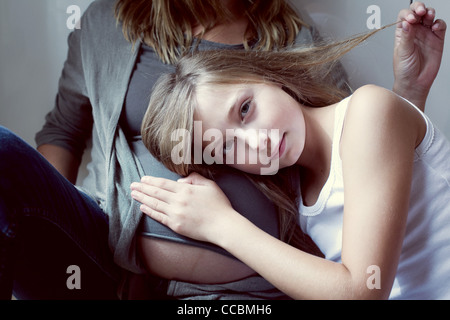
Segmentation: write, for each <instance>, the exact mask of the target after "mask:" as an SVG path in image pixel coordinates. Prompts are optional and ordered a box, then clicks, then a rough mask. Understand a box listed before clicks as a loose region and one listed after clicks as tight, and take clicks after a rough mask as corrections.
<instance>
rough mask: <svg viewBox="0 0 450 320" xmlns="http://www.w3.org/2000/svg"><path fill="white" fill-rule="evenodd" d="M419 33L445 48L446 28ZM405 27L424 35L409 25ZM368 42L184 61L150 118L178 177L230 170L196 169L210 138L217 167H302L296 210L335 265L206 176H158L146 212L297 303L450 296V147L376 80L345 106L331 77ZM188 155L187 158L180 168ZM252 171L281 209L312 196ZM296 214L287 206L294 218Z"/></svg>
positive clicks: (141, 187)
mask: <svg viewBox="0 0 450 320" xmlns="http://www.w3.org/2000/svg"><path fill="white" fill-rule="evenodd" d="M418 27H419V28H420V29H419V30H417V32H424V33H427V34H428V35H429V36H430V37H432V38H433V41H432V42H433V44H434V48H435V49H436V50H437V52H440V54H442V50H443V42H444V37H445V30H446V24H445V22H444V21H442V20H437V21H436V22H435V23H433V24H432V27H429V26H424V25H421V26H418ZM398 28H399V29H400V32H405V33H408V32H411V26H410V25H409V23H408V22H406V21H404V22H403V23H401V25H399V26H398ZM367 37H368V36H359V37H356V38H354V39H350V40H349V41H343V42H341V43H337V44H330V45H327V46H323V47H318V48H310V49H303V50H302V49H300V50H296V49H290V50H284V51H281V52H270V53H269V52H268V53H255V52H240V53H233V54H230V53H228V52H209V53H197V54H194V55H192V56H190V57H186V58H183V59H182V60H180V62H179V63H178V65H177V68H176V72H175V73H173V74H170V75H166V76H164V77H162V78H161V80H160V81H159V83H158V85H157V86H156V87H155V89H154V93H153V95H152V98H151V101H150V104H149V109H148V111H147V114H146V116H145V118H144V121H143V124H142V134H143V141H144V144H145V145H146V147H147V148H148V149H149V150H150V152H151V153H152V154H153V155H154V156H155V157H157V158H158V159H159V160H160V161H162V162H163V163H164V164H165V165H166V166H167V167H168V168H170V169H171V170H174V171H175V172H177V173H178V174H182V175H188V174H190V173H192V172H200V173H202V174H204V175H205V174H208V175H210V176H214V174H215V172H217V171H220V170H221V169H220V168H221V166H220V165H218V164H212V165H207V164H205V163H198V162H193V161H192V159H193V158H195V155H194V152H195V150H196V148H198V147H197V145H196V143H199V144H200V148H201V150H202V151H203V156H205V152H206V151H207V150H208V153H206V154H207V155H209V156H210V157H212V158H214V159H215V160H216V161H215V162H216V163H226V164H229V165H230V166H232V167H234V168H236V169H239V170H242V171H244V172H247V173H249V174H253V175H258V174H261V172H262V169H264V165H267V162H266V163H264V162H263V161H262V159H264V157H267V158H268V159H269V160H270V161H276V163H277V165H278V166H279V168H280V169H286V168H289V169H291V170H290V171H285V170H282V171H280V173H279V176H281V177H286V176H291V177H292V174H293V173H295V171H294V170H297V174H298V176H295V177H297V178H298V179H299V181H300V187H299V190H300V196H299V199H298V202H295V200H292V199H291V201H292V206H295V205H298V210H299V211H300V223H301V225H302V228H303V230H304V231H306V232H307V233H308V234H309V235H310V236H311V237H312V239H313V240H314V241H315V242H316V243H317V245H318V246H319V249H321V250H322V252H323V253H324V254H325V256H326V258H327V259H322V258H321V257H318V256H317V255H314V254H311V253H309V252H305V251H302V250H299V249H298V248H296V247H294V246H291V245H289V244H288V243H289V242H290V241H291V239H292V240H294V239H295V237H294V236H295V232H296V231H295V230H294V229H293V228H288V224H289V222H285V223H284V225H283V223H280V224H281V227H282V230H285V233H284V234H282V236H284V237H285V238H284V240H286V242H288V243H285V242H283V241H280V240H279V239H276V238H275V237H273V236H271V235H269V234H267V233H266V232H264V231H262V230H260V229H259V228H258V227H256V226H255V225H254V224H253V223H252V222H251V221H249V220H248V219H246V218H245V217H244V216H242V215H241V214H240V213H239V212H238V210H236V209H235V208H233V207H232V205H231V204H230V203H229V201H228V199H227V198H226V196H225V195H224V194H223V193H222V192H221V191H220V189H219V188H218V187H217V185H216V184H214V183H213V182H212V181H210V180H208V179H206V178H203V177H202V176H201V175H198V174H197V173H194V174H191V175H189V176H187V177H186V178H184V179H181V180H180V181H179V182H174V181H169V180H165V179H161V178H153V177H144V178H143V179H142V182H141V183H134V184H132V185H131V188H132V190H133V192H132V197H133V198H134V199H136V200H138V201H139V202H141V203H143V205H142V206H141V210H142V211H143V212H144V213H146V214H147V215H149V216H150V217H152V218H153V219H155V220H157V221H159V222H161V223H163V224H165V225H167V226H169V227H170V228H172V229H173V230H174V231H176V232H178V233H181V234H183V235H186V236H188V237H192V238H195V239H198V240H201V241H207V242H211V243H214V244H216V245H218V246H221V247H222V248H224V249H226V250H227V251H229V252H230V253H231V254H233V255H235V256H236V257H237V258H238V259H240V260H241V261H243V262H244V263H246V264H247V265H248V266H249V267H251V268H252V269H253V270H255V271H256V272H258V273H259V274H260V275H261V276H263V277H264V278H265V279H267V280H268V281H269V282H270V283H272V284H273V285H274V286H276V287H277V288H278V289H279V290H281V291H282V292H284V293H286V294H287V295H288V296H290V297H292V298H296V299H329V298H338V299H343V298H345V299H374V298H393V299H394V298H396V299H448V298H450V293H449V291H448V286H449V285H450V260H449V259H448V257H449V255H450V236H449V233H448V230H447V228H448V224H449V223H450V209H448V206H447V204H448V201H449V200H450V185H449V183H448V181H449V179H450V167H449V166H448V164H447V162H446V161H445V159H446V158H448V156H449V155H450V143H449V142H448V141H447V140H446V139H445V137H443V135H442V134H441V133H440V132H439V131H438V130H436V129H435V128H434V127H433V125H432V123H431V122H430V121H429V119H428V118H427V117H426V116H425V115H424V114H423V113H422V112H421V111H420V110H419V109H418V108H417V107H415V106H414V105H412V104H411V103H409V102H408V101H407V100H405V99H404V98H401V97H400V96H398V95H396V94H395V93H393V92H391V91H388V90H385V89H382V88H379V87H376V86H365V87H362V88H360V89H358V90H357V91H356V92H355V93H354V94H352V95H351V96H350V97H348V98H345V99H343V97H344V94H343V93H341V92H340V91H339V90H337V89H336V88H333V86H332V85H330V84H329V83H327V82H324V81H323V79H324V78H325V77H326V76H327V74H328V70H329V69H330V66H329V64H328V63H329V62H333V61H336V60H337V59H339V58H340V57H341V56H342V55H343V54H345V52H347V51H348V50H350V49H351V48H353V47H354V46H356V45H357V44H358V43H360V42H362V41H364V40H365V39H366V38H367ZM439 60H440V59H439ZM195 121H197V125H195V124H194V122H195ZM198 124H201V126H198ZM177 129H178V130H180V129H184V130H186V131H184V132H190V133H191V134H193V135H194V138H193V139H191V140H188V141H187V145H185V144H184V143H185V142H186V140H183V139H182V140H181V146H182V148H181V149H180V148H179V146H180V140H179V137H178V136H177V135H175V136H174V135H171V134H172V133H173V132H177V131H176V130H177ZM196 130H200V132H196ZM261 130H263V131H261ZM248 132H250V133H248ZM254 132H257V134H256V135H255V134H253V133H254ZM212 133H214V134H212ZM217 133H219V134H217ZM211 136H214V138H211ZM195 137H202V138H203V139H199V138H195ZM191 144H192V145H191ZM240 146H243V148H242V149H239V147H240ZM180 150H181V152H182V153H184V154H183V159H185V160H187V161H182V162H181V163H177V162H175V161H173V159H174V155H175V156H177V155H178V154H179V151H180ZM186 152H187V153H188V154H187V155H188V156H189V155H190V154H191V153H192V156H193V157H191V158H190V157H185V156H186ZM239 152H244V155H242V154H239ZM229 154H231V156H230V157H228V156H229ZM239 157H242V158H241V159H244V161H242V162H239V161H238V160H237V159H239ZM249 159H256V160H257V161H254V162H251V161H249ZM277 169H278V168H277ZM249 177H250V178H251V179H253V180H254V181H255V183H256V184H258V185H259V186H260V188H261V189H262V190H263V191H264V192H265V193H266V194H267V195H268V196H269V197H271V198H272V199H273V200H274V202H275V203H276V204H278V205H279V208H281V209H283V207H282V205H281V204H282V203H283V201H281V200H279V199H282V200H289V199H290V195H289V193H290V192H296V191H298V189H293V190H289V189H290V185H289V184H278V188H277V189H274V188H272V187H271V186H272V185H273V183H271V181H270V177H269V178H266V179H264V178H261V177H253V176H250V175H249ZM285 190H287V191H286V192H285ZM202 199H204V200H203V202H202ZM277 200H278V201H277ZM293 214H295V212H292V210H289V209H288V210H284V211H283V210H280V217H289V216H292V215H293ZM285 221H286V220H285ZM283 227H284V228H283ZM292 242H293V241H292ZM295 244H296V243H295ZM297 247H299V246H298V245H297Z"/></svg>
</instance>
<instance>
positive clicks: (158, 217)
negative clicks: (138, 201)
mask: <svg viewBox="0 0 450 320" xmlns="http://www.w3.org/2000/svg"><path fill="white" fill-rule="evenodd" d="M140 209H141V211H142V212H143V213H144V214H146V215H147V216H149V217H150V218H152V219H153V220H155V221H157V222H159V223H161V224H163V225H165V226H169V217H168V216H167V215H166V214H164V213H162V212H159V211H157V210H154V209H151V208H150V207H148V206H146V205H141V207H140Z"/></svg>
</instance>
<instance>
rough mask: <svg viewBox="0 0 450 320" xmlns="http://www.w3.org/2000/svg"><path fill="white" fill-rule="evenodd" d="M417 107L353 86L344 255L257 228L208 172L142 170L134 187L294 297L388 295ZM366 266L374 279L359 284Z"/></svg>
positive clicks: (178, 226) (173, 221)
mask: <svg viewBox="0 0 450 320" xmlns="http://www.w3.org/2000/svg"><path fill="white" fill-rule="evenodd" d="M424 126H425V124H424V121H423V119H421V116H420V114H419V113H418V112H417V111H416V110H414V109H413V108H411V106H409V105H408V104H407V102H405V101H404V100H402V99H401V98H399V97H397V96H396V95H395V94H393V93H391V92H389V91H387V90H384V89H381V88H378V87H374V86H366V87H363V88H361V89H359V90H357V91H356V92H355V94H354V95H353V98H352V99H351V100H350V102H349V107H348V111H347V116H346V124H345V129H344V132H343V136H342V140H341V157H342V161H343V172H344V185H345V209H344V210H345V212H344V225H343V228H344V229H343V249H342V263H335V262H331V261H327V260H325V259H321V258H318V257H315V256H312V255H310V254H307V253H304V252H302V251H300V250H298V249H296V248H294V247H291V246H289V245H288V244H286V243H284V242H282V241H280V240H278V239H276V238H273V237H271V236H270V235H268V234H266V233H264V232H263V231H261V230H260V229H258V228H257V227H256V226H254V225H253V224H252V223H250V222H249V221H248V220H247V219H246V218H244V217H242V216H241V215H239V214H238V213H237V212H236V211H235V210H233V209H232V208H231V206H230V204H229V202H228V200H227V199H226V197H225V196H224V195H223V193H222V192H221V191H220V189H219V188H218V187H217V185H215V184H214V183H213V182H212V181H210V180H207V179H205V178H203V177H201V176H199V175H197V174H195V175H191V176H189V177H188V178H185V179H183V180H182V182H184V183H177V182H174V181H168V180H164V179H159V178H151V177H145V178H144V179H143V181H142V182H143V183H140V184H133V185H132V189H133V192H132V195H133V197H134V198H135V199H136V200H138V201H140V202H141V203H143V204H144V205H143V206H142V210H143V212H144V213H146V214H148V215H149V216H150V217H152V218H154V219H156V220H158V221H160V222H162V223H163V224H165V225H167V226H169V227H170V228H172V229H173V230H174V231H175V232H178V233H181V234H183V235H186V236H189V237H192V238H195V239H198V240H203V241H208V242H212V243H215V244H217V245H219V246H221V247H223V248H224V249H226V250H227V251H229V252H230V253H232V254H233V255H235V256H236V257H237V258H238V259H240V260H241V261H243V262H244V263H246V264H247V265H248V266H249V267H251V268H252V269H253V270H255V271H256V272H258V273H259V274H260V275H261V276H263V277H264V278H266V279H267V280H268V281H269V282H271V283H272V284H273V285H274V286H276V287H277V288H278V289H280V290H281V291H283V292H285V293H286V294H288V295H289V296H291V297H293V298H296V299H345V298H350V299H360V298H368V299H372V298H387V297H388V296H389V293H390V291H391V288H392V283H393V279H394V276H395V273H396V270H397V265H398V259H399V255H400V250H401V246H402V241H403V236H404V231H405V225H406V217H407V213H408V203H409V192H410V185H411V175H412V165H413V158H414V149H415V147H416V145H417V144H418V143H419V142H420V141H419V140H420V139H419V137H420V136H421V135H422V136H423V132H424V130H425V129H424ZM371 266H377V267H379V270H381V278H380V280H381V288H380V289H374V290H371V289H370V288H368V286H367V281H368V278H369V277H370V276H371V274H368V273H367V272H368V270H371V269H370V267H371Z"/></svg>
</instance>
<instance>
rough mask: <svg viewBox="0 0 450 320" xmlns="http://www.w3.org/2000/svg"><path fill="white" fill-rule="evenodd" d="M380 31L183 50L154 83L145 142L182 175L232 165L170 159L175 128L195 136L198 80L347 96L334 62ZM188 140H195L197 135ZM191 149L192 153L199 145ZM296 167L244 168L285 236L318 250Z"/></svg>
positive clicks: (312, 100)
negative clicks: (260, 171) (302, 209)
mask: <svg viewBox="0 0 450 320" xmlns="http://www.w3.org/2000/svg"><path fill="white" fill-rule="evenodd" d="M386 27H389V26H386ZM386 27H384V28H386ZM384 28H383V29H384ZM378 31H379V30H375V31H372V32H370V33H366V34H362V35H358V36H355V37H352V38H350V39H347V40H344V41H340V42H334V43H324V44H322V45H316V46H311V47H303V48H294V47H292V48H289V49H285V50H279V51H269V52H258V51H242V50H238V51H236V50H220V51H208V52H206V51H205V52H197V53H194V54H191V55H189V56H185V57H183V58H182V59H180V61H179V62H178V63H177V64H176V66H175V72H173V73H171V74H165V75H163V76H161V78H160V79H159V80H158V82H157V83H156V85H155V87H154V89H153V93H152V96H151V99H150V103H149V107H148V109H147V112H146V114H145V116H144V119H143V123H142V128H141V131H142V140H143V143H144V145H145V146H146V148H147V149H148V150H149V151H150V152H151V154H152V155H153V156H154V157H155V158H156V159H158V160H159V161H160V162H162V163H163V164H164V165H165V166H166V167H167V168H168V169H169V170H171V171H173V172H176V173H177V174H179V175H182V176H186V175H188V174H190V173H191V172H198V173H200V174H202V175H204V176H207V177H210V178H214V175H215V173H217V172H219V171H223V170H232V169H230V168H229V167H227V166H224V165H218V164H213V165H206V164H204V163H201V164H196V163H191V162H189V163H187V162H184V163H181V164H176V163H174V161H173V160H172V150H174V148H175V147H176V146H177V145H178V144H179V141H173V140H172V133H173V132H175V131H176V130H178V129H184V130H186V132H190V133H191V137H193V136H194V132H193V131H194V111H195V108H196V105H197V101H196V92H197V88H198V87H199V86H203V85H219V86H220V85H229V84H242V83H246V84H248V83H271V84H276V85H279V86H281V87H282V88H283V90H285V92H287V93H288V94H290V95H291V96H292V97H293V98H294V99H296V100H297V101H299V102H300V103H302V104H304V105H308V106H311V107H324V106H327V105H330V104H333V103H336V102H339V101H341V100H342V99H343V98H345V97H346V96H348V92H347V91H344V90H342V89H340V88H338V87H337V85H336V84H335V83H334V82H333V81H331V80H330V79H332V77H330V72H331V70H332V69H333V64H334V63H336V62H337V61H338V60H339V59H340V58H341V57H342V56H343V55H344V54H346V53H347V52H348V51H350V50H351V49H352V48H354V47H356V46H357V45H359V44H360V43H362V42H363V41H365V40H366V39H367V38H369V37H370V36H372V35H373V34H374V33H376V32H378ZM189 143H190V144H191V146H192V144H193V141H189ZM188 149H189V150H191V152H192V154H191V159H194V157H195V155H194V154H193V152H194V150H195V148H194V147H191V148H188ZM185 150H187V149H185ZM293 170H294V169H293V168H287V169H283V170H280V172H279V173H278V174H277V175H275V176H256V175H251V174H245V173H244V174H245V175H246V176H247V177H248V178H249V179H250V180H251V181H252V182H253V183H254V184H255V185H256V186H257V187H258V188H259V189H260V190H261V191H262V192H263V193H264V194H265V195H266V196H267V197H268V198H269V199H270V200H272V201H273V203H274V204H275V205H276V206H277V208H278V213H279V214H278V216H279V222H280V223H279V225H280V236H281V239H282V240H283V241H285V242H287V243H290V244H292V245H294V246H296V247H297V248H299V249H302V250H304V251H306V252H310V253H313V254H316V255H319V256H320V255H322V254H321V252H320V250H319V249H318V247H317V246H316V245H315V244H314V243H313V242H312V241H311V239H310V238H309V237H308V236H307V235H305V234H304V233H303V232H302V231H301V229H300V228H299V226H298V198H297V197H298V190H296V189H295V188H291V187H290V186H291V185H292V183H291V180H290V178H291V177H292V174H293Z"/></svg>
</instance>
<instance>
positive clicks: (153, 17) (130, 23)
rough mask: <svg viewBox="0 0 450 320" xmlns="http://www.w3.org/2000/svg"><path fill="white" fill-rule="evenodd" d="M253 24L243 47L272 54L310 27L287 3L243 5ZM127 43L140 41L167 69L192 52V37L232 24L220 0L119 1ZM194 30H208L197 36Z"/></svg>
mask: <svg viewBox="0 0 450 320" xmlns="http://www.w3.org/2000/svg"><path fill="white" fill-rule="evenodd" d="M240 4H241V5H242V6H243V7H244V14H245V16H246V17H247V19H248V21H249V24H248V27H247V30H246V32H245V38H244V46H245V48H246V49H249V47H250V44H249V43H251V42H253V41H254V40H255V39H257V43H256V45H254V46H253V48H252V49H256V50H263V51H268V50H273V49H277V48H282V47H285V46H287V45H291V44H293V43H294V40H295V37H296V36H297V34H298V32H299V31H300V29H301V28H302V26H306V25H305V24H304V23H303V22H302V21H301V19H300V18H299V16H298V15H297V13H296V12H295V10H294V9H293V8H292V7H291V6H290V5H289V4H288V3H287V2H285V0H271V1H266V0H242V1H241V2H240ZM115 15H116V19H117V21H118V22H121V23H122V30H123V33H124V35H125V38H126V39H128V40H129V41H131V42H133V43H135V42H137V41H139V40H142V41H143V42H144V43H146V44H147V45H148V46H150V47H152V48H153V49H154V50H155V52H156V53H157V54H158V56H159V57H160V59H161V60H162V61H163V62H164V63H168V64H169V63H170V64H173V63H175V62H176V61H177V60H178V59H179V58H180V57H181V56H183V55H184V54H185V53H187V52H189V50H190V48H191V46H192V44H193V41H194V37H198V38H200V39H201V38H202V36H203V35H204V33H205V32H207V31H209V30H211V29H212V28H213V27H214V26H215V25H216V24H218V23H221V22H224V21H229V20H231V19H232V14H231V12H230V11H229V10H228V9H227V7H226V6H224V4H223V1H222V0H208V1H205V0H173V1H172V0H170V1H168V0H118V1H117V3H116V7H115ZM196 24H200V25H202V26H203V27H204V31H203V32H202V33H201V34H199V35H198V34H193V32H192V29H193V27H194V26H195V25H196Z"/></svg>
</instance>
